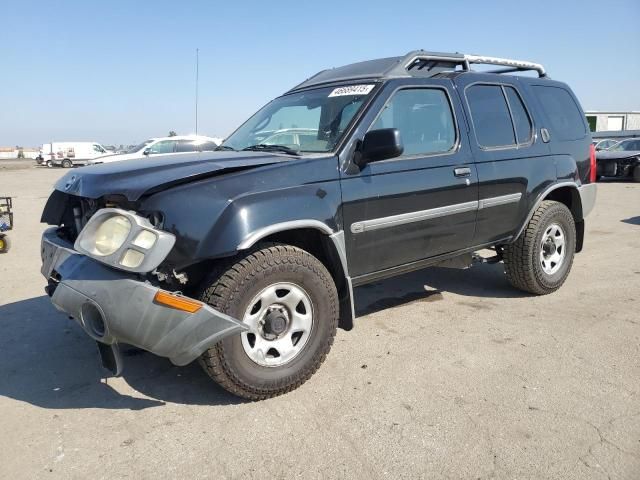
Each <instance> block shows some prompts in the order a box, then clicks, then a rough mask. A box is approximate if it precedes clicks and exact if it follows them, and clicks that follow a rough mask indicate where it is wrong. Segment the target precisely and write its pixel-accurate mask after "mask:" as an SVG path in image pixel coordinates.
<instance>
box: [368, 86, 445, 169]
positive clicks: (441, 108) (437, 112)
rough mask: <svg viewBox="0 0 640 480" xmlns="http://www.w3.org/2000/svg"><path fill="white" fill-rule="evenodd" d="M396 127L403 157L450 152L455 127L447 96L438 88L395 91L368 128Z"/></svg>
mask: <svg viewBox="0 0 640 480" xmlns="http://www.w3.org/2000/svg"><path fill="white" fill-rule="evenodd" d="M380 128H397V129H398V130H399V131H400V138H401V139H402V143H403V145H404V153H403V156H409V155H429V154H434V153H445V152H448V151H450V150H451V149H452V148H453V147H454V145H455V142H456V128H455V125H454V122H453V113H452V112H451V106H450V105H449V100H448V99H447V95H446V94H445V92H444V91H443V90H441V89H435V88H431V89H429V88H414V89H406V90H399V91H398V92H396V93H395V94H394V95H393V97H392V98H391V100H389V101H388V102H387V104H386V105H385V107H384V108H383V110H382V112H381V113H380V115H379V116H378V118H377V119H376V121H375V122H374V123H373V125H372V126H371V128H370V130H378V129H380Z"/></svg>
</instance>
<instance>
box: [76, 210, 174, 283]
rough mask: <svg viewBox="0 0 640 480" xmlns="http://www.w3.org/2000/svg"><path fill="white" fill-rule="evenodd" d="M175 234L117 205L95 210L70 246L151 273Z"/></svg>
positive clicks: (131, 269) (123, 267)
mask: <svg viewBox="0 0 640 480" xmlns="http://www.w3.org/2000/svg"><path fill="white" fill-rule="evenodd" d="M175 241H176V237H175V236H174V235H173V234H171V233H169V232H166V231H163V230H160V229H158V228H156V227H154V226H153V225H152V224H151V223H150V222H149V220H148V219H147V218H144V217H141V216H140V215H136V214H135V213H133V212H128V211H125V210H121V209H119V208H103V209H101V210H98V211H97V212H96V213H95V214H94V215H93V216H92V217H91V218H90V219H89V221H88V222H87V224H86V225H85V226H84V228H83V229H82V231H81V232H80V234H79V235H78V238H76V241H75V244H74V248H75V249H76V250H77V251H78V252H80V253H82V254H84V255H88V256H90V257H93V258H94V259H95V260H98V261H100V262H102V263H105V264H107V265H110V266H112V267H115V268H119V269H121V270H127V271H129V272H151V271H152V270H154V269H155V268H156V267H157V266H158V265H160V263H161V262H162V261H163V260H164V259H165V258H166V256H167V255H168V254H169V251H170V250H171V249H172V248H173V245H174V243H175Z"/></svg>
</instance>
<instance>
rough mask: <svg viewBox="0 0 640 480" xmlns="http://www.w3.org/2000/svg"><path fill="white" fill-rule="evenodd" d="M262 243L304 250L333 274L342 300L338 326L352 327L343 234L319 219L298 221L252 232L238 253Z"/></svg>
mask: <svg viewBox="0 0 640 480" xmlns="http://www.w3.org/2000/svg"><path fill="white" fill-rule="evenodd" d="M259 242H278V243H286V244H287V245H292V246H294V247H298V248H301V249H303V250H305V251H307V252H309V253H310V254H311V255H313V256H314V257H316V258H317V259H318V260H320V262H322V264H323V265H324V266H325V267H326V269H327V270H328V271H329V273H330V274H331V277H332V278H333V280H334V282H335V284H336V289H337V290H338V297H339V299H340V319H339V324H338V326H339V327H340V328H342V329H343V330H351V329H352V328H353V320H354V317H355V313H354V302H353V287H352V284H351V278H350V277H349V275H348V266H347V257H346V250H345V243H344V232H343V231H342V230H340V231H338V232H334V231H333V230H331V229H330V228H329V227H328V226H327V225H326V224H324V223H322V222H320V221H318V220H296V221H292V222H284V223H280V224H275V225H270V226H268V227H264V228H262V229H260V230H259V231H257V232H254V233H252V234H251V235H249V236H248V237H247V238H246V239H244V240H243V241H242V242H241V243H240V244H239V245H238V251H239V252H241V251H243V250H247V249H249V248H251V247H253V246H254V245H255V244H257V243H259Z"/></svg>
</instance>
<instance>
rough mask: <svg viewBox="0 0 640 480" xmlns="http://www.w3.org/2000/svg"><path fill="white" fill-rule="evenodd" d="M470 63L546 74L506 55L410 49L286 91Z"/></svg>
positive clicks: (539, 67)
mask: <svg viewBox="0 0 640 480" xmlns="http://www.w3.org/2000/svg"><path fill="white" fill-rule="evenodd" d="M472 64H473V65H480V64H482V65H496V66H500V67H503V68H500V69H496V70H490V71H488V72H487V73H511V72H523V71H536V72H538V76H539V77H546V76H547V72H546V71H545V69H544V67H543V66H542V65H540V64H539V63H533V62H526V61H523V60H511V59H508V58H496V57H485V56H481V55H465V54H462V53H440V52H427V51H425V50H414V51H413V52H409V53H407V54H406V55H404V56H402V57H389V58H378V59H375V60H367V61H364V62H358V63H352V64H351V65H344V66H342V67H337V68H331V69H328V70H322V71H321V72H318V73H316V74H315V75H313V76H312V77H310V78H308V79H307V80H305V81H304V82H302V83H300V84H299V85H296V86H295V87H293V88H292V89H291V90H290V92H292V91H295V90H299V89H303V88H307V87H310V86H317V85H325V84H331V83H334V82H339V81H343V80H372V79H383V78H394V77H395V78H399V77H410V76H411V77H433V76H434V75H437V74H439V73H445V72H452V71H456V69H457V68H458V67H460V70H461V71H470V70H471V65H472Z"/></svg>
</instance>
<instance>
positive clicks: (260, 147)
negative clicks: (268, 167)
mask: <svg viewBox="0 0 640 480" xmlns="http://www.w3.org/2000/svg"><path fill="white" fill-rule="evenodd" d="M242 150H249V151H252V152H260V151H264V152H283V153H287V154H289V155H296V156H300V152H298V151H297V150H294V149H293V148H289V147H287V146H286V145H266V144H264V143H259V144H257V145H249V146H248V147H246V148H243V149H242Z"/></svg>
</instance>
